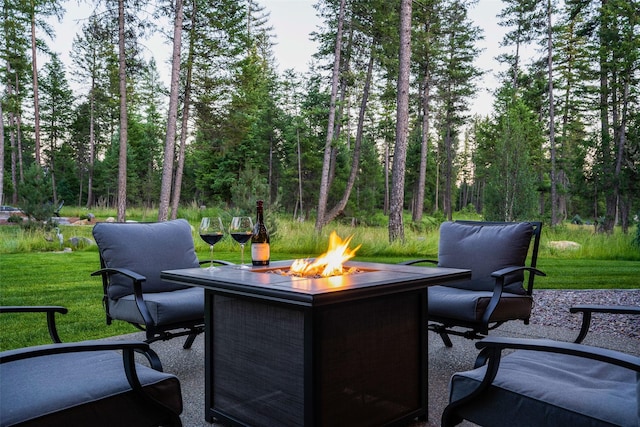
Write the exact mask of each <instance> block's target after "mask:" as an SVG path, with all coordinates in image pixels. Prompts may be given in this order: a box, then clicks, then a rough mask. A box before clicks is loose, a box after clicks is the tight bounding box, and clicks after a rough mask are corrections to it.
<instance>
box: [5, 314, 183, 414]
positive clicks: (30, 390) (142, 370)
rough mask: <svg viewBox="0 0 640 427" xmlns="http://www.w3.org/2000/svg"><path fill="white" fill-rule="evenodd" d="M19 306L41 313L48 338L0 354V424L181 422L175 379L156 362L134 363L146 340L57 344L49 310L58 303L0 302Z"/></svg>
mask: <svg viewBox="0 0 640 427" xmlns="http://www.w3.org/2000/svg"><path fill="white" fill-rule="evenodd" d="M25 312H29V313H46V315H47V324H48V327H49V334H50V336H51V338H52V340H53V341H54V343H55V344H49V345H40V346H33V347H26V348H20V349H16V350H7V351H3V352H0V426H2V427H8V426H22V427H27V426H30V427H35V426H105V427H110V426H131V427H134V426H135V427H138V426H141V427H142V426H149V427H151V426H160V425H162V426H181V425H182V423H181V421H180V417H179V415H180V413H181V412H182V394H181V388H180V382H179V380H178V378H176V377H175V376H174V375H171V374H167V373H163V372H162V366H161V365H159V364H156V365H155V366H152V367H148V366H146V365H143V364H140V363H137V362H136V361H135V358H134V355H135V353H136V352H145V351H147V350H149V345H148V344H146V343H144V342H140V341H114V340H109V341H83V342H75V343H60V337H59V336H58V331H57V329H56V324H55V315H56V313H61V314H65V313H67V309H66V308H64V307H60V306H27V307H15V306H10V307H0V313H25ZM149 360H153V358H149ZM158 362H159V361H158Z"/></svg>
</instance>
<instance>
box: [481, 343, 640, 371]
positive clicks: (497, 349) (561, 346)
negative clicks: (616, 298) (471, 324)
mask: <svg viewBox="0 0 640 427" xmlns="http://www.w3.org/2000/svg"><path fill="white" fill-rule="evenodd" d="M476 348H478V349H479V350H481V352H480V355H479V356H478V359H480V364H478V361H477V360H476V367H478V366H481V365H483V364H484V362H483V358H484V359H485V360H486V357H489V358H491V357H494V356H498V357H500V353H501V352H502V350H505V349H513V350H534V351H545V352H550V353H559V354H567V355H571V356H578V357H583V358H587V359H592V360H598V361H601V362H605V363H611V364H613V365H617V366H621V367H623V368H626V369H631V370H633V371H636V372H640V357H637V356H633V355H630V354H626V353H622V352H619V351H615V350H610V349H606V348H601V347H593V346H589V345H584V344H576V343H570V342H564V341H555V340H549V339H533V338H507V337H487V338H485V339H483V340H481V341H478V342H477V343H476Z"/></svg>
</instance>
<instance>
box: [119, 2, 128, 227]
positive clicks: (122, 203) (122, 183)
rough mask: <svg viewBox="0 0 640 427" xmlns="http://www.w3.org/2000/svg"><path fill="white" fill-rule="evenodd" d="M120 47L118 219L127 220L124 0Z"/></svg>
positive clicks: (120, 17)
mask: <svg viewBox="0 0 640 427" xmlns="http://www.w3.org/2000/svg"><path fill="white" fill-rule="evenodd" d="M118 49H119V69H118V78H119V80H120V82H119V83H120V150H119V152H118V202H117V204H118V206H117V220H118V222H125V220H126V214H127V126H128V123H127V70H126V56H125V55H126V51H125V43H124V0H118Z"/></svg>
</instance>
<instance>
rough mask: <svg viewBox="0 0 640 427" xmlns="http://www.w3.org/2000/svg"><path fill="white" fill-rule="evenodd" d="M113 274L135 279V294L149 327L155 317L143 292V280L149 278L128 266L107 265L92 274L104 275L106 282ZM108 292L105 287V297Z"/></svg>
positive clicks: (139, 309) (140, 310)
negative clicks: (114, 266)
mask: <svg viewBox="0 0 640 427" xmlns="http://www.w3.org/2000/svg"><path fill="white" fill-rule="evenodd" d="M112 274H122V275H123V276H125V277H128V278H129V279H131V280H132V281H133V295H134V297H135V300H136V306H137V307H138V311H139V312H140V315H141V316H142V319H143V320H144V323H145V325H147V327H148V326H149V325H153V318H152V317H151V313H149V309H148V308H147V304H146V303H145V302H144V295H143V293H142V282H144V281H145V280H147V278H146V277H145V276H143V275H142V274H139V273H136V272H135V271H133V270H129V269H128V268H112V267H106V268H101V269H100V270H97V271H94V272H93V273H91V275H92V276H98V275H102V277H103V282H104V283H108V280H105V277H106V276H109V275H112ZM107 286H108V285H107ZM106 292H107V290H106V288H105V298H106Z"/></svg>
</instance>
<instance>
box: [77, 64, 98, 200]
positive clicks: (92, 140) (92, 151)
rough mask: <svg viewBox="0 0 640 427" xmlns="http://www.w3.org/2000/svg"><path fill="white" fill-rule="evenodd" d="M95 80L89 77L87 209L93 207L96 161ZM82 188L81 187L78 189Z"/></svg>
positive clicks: (93, 77)
mask: <svg viewBox="0 0 640 427" xmlns="http://www.w3.org/2000/svg"><path fill="white" fill-rule="evenodd" d="M95 91H96V79H95V76H93V75H92V76H91V94H90V95H89V170H88V172H89V173H88V175H89V176H88V177H87V209H89V208H91V207H92V206H93V171H94V165H95V160H96V135H95V133H96V127H95V120H96V118H95V114H96V112H95V109H96V95H95ZM80 188H82V186H81V187H80Z"/></svg>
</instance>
